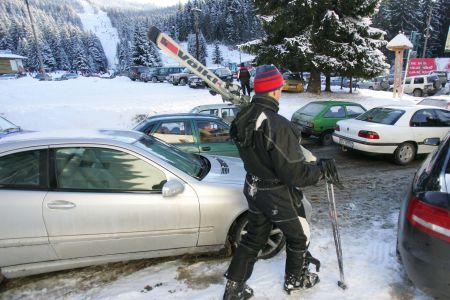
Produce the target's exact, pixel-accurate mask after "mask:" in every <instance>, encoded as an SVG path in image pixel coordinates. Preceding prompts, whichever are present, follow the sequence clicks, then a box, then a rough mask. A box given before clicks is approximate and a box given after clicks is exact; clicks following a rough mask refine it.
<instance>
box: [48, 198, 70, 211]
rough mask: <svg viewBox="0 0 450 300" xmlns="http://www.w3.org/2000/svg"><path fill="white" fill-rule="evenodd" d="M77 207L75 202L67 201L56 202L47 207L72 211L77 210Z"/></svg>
mask: <svg viewBox="0 0 450 300" xmlns="http://www.w3.org/2000/svg"><path fill="white" fill-rule="evenodd" d="M76 206H77V205H76V204H75V203H73V202H69V201H65V200H55V201H52V202H49V203H47V207H48V208H50V209H71V208H75V207H76Z"/></svg>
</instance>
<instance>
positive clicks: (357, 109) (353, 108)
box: [346, 105, 365, 118]
mask: <svg viewBox="0 0 450 300" xmlns="http://www.w3.org/2000/svg"><path fill="white" fill-rule="evenodd" d="M346 109H347V117H349V118H356V117H357V116H359V115H360V114H363V113H364V112H365V110H364V109H363V108H362V107H361V106H357V105H347V106H346Z"/></svg>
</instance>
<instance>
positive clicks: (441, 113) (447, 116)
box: [435, 109, 450, 127]
mask: <svg viewBox="0 0 450 300" xmlns="http://www.w3.org/2000/svg"><path fill="white" fill-rule="evenodd" d="M435 113H436V117H437V125H438V127H450V111H448V110H442V109H436V110H435Z"/></svg>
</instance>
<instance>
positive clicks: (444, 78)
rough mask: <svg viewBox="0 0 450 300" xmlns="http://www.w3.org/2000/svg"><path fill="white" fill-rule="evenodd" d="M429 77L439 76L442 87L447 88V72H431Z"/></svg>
mask: <svg viewBox="0 0 450 300" xmlns="http://www.w3.org/2000/svg"><path fill="white" fill-rule="evenodd" d="M428 75H430V76H437V77H438V79H439V81H440V83H441V87H445V85H446V84H447V81H448V74H447V72H445V71H431V72H430V73H429V74H428Z"/></svg>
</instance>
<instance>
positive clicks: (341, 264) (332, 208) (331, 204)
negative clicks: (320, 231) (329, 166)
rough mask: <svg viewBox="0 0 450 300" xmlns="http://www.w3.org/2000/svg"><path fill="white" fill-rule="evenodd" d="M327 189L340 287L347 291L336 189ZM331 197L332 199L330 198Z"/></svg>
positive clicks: (328, 186)
mask: <svg viewBox="0 0 450 300" xmlns="http://www.w3.org/2000/svg"><path fill="white" fill-rule="evenodd" d="M326 188H327V198H328V210H329V214H330V219H331V227H332V229H333V237H334V246H335V247H336V256H337V260H338V266H339V275H340V280H339V281H338V286H339V287H340V288H341V289H343V290H345V289H347V285H346V284H345V278H344V262H343V257H342V245H341V235H340V234H339V226H338V222H337V210H336V201H335V197H334V187H333V184H332V183H330V184H329V183H328V182H327V183H326ZM330 195H331V197H330Z"/></svg>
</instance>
